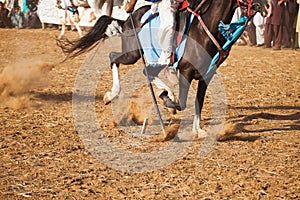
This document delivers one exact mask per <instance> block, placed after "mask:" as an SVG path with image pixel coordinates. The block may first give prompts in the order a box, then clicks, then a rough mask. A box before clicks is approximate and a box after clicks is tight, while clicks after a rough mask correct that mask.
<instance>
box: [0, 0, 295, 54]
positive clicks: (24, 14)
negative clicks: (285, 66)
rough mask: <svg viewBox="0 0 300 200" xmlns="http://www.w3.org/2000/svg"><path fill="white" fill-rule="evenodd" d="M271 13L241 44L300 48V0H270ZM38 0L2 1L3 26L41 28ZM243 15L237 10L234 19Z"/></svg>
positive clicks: (0, 23) (252, 26) (255, 21)
mask: <svg viewBox="0 0 300 200" xmlns="http://www.w3.org/2000/svg"><path fill="white" fill-rule="evenodd" d="M271 2H272V15H271V16H269V17H263V16H261V15H260V14H259V13H257V14H256V15H255V16H254V17H253V19H252V20H251V21H250V23H249V24H248V26H247V28H246V31H245V34H243V35H242V37H241V38H240V39H239V40H238V42H237V44H238V45H250V46H256V47H263V48H273V49H274V50H280V49H282V48H292V49H299V44H300V37H298V33H299V32H300V14H299V4H300V0H271ZM38 3H39V0H24V3H23V5H22V10H21V7H20V5H19V3H18V0H0V28H41V27H42V23H41V21H40V19H39V16H38V14H37V9H38V7H37V5H38ZM239 15H242V10H239V9H237V12H236V13H235V16H234V18H233V21H234V20H237V19H238V17H239Z"/></svg>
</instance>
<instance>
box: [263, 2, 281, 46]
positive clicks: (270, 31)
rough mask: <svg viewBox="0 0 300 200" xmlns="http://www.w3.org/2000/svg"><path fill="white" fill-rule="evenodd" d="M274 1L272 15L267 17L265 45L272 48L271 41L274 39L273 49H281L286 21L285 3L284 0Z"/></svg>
mask: <svg viewBox="0 0 300 200" xmlns="http://www.w3.org/2000/svg"><path fill="white" fill-rule="evenodd" d="M272 3H273V4H272V15H271V16H270V17H267V20H266V25H265V34H264V39H265V47H266V48H271V43H272V41H273V49H274V50H280V49H281V41H282V31H283V23H284V22H283V14H284V5H283V0H273V2H272Z"/></svg>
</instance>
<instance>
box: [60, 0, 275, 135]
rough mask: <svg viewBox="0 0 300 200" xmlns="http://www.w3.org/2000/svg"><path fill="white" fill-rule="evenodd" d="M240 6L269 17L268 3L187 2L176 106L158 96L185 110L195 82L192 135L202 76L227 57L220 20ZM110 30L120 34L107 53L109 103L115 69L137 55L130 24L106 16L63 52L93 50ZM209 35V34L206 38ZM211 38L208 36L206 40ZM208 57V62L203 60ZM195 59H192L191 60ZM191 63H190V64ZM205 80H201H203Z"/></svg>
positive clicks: (113, 93)
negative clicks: (118, 41) (110, 79)
mask: <svg viewBox="0 0 300 200" xmlns="http://www.w3.org/2000/svg"><path fill="white" fill-rule="evenodd" d="M238 6H241V7H243V8H244V10H246V14H247V15H249V17H250V18H251V16H252V15H253V14H254V13H255V12H260V13H261V14H262V15H263V16H266V15H267V14H269V12H268V11H269V10H270V6H271V5H270V3H269V0H196V1H191V2H189V7H188V9H187V11H186V12H189V13H192V14H193V15H195V17H194V19H193V21H192V23H191V26H190V31H189V32H188V39H187V43H186V49H185V52H184V55H183V58H182V59H181V60H180V62H179V65H178V67H177V69H178V70H179V72H180V76H179V102H174V101H172V100H170V98H169V97H168V96H167V95H168V93H165V96H160V97H161V98H162V99H163V100H164V101H165V102H164V103H165V105H168V106H169V107H173V108H175V109H177V110H183V109H185V108H186V101H187V96H188V91H189V88H190V84H191V82H192V80H194V79H195V80H198V89H197V95H196V105H195V107H196V108H195V110H196V115H195V118H194V124H193V129H194V130H193V131H197V132H198V133H199V132H203V131H202V130H201V128H200V116H201V110H202V107H203V102H204V96H205V93H206V89H207V86H208V84H209V82H210V80H211V78H212V76H213V73H212V74H210V75H209V76H207V75H204V74H203V69H204V71H205V70H206V69H207V68H208V67H209V65H210V62H209V61H210V60H211V58H212V57H214V55H216V53H218V52H219V53H220V58H225V57H227V56H228V53H229V52H228V51H227V52H224V51H222V49H221V47H222V46H223V45H224V43H225V42H226V39H224V37H223V36H222V35H221V34H220V32H219V31H218V25H219V23H220V20H222V21H223V22H224V23H230V21H231V19H232V17H233V14H234V11H235V9H236V8H237V7H238ZM149 8H150V7H149V6H145V7H141V8H139V9H138V10H136V11H135V12H134V13H133V14H132V17H133V21H134V24H135V26H136V27H135V28H140V27H141V26H142V23H141V22H140V21H141V18H142V16H143V14H144V13H145V12H146V11H148V10H149ZM109 25H110V28H111V27H112V26H113V27H115V28H116V30H122V33H121V40H122V52H111V53H110V61H111V67H112V72H113V87H112V89H111V91H110V92H107V93H106V95H105V97H104V101H105V102H106V103H108V102H110V101H111V100H112V99H113V98H115V97H116V96H117V95H118V94H119V92H120V84H119V78H118V67H119V65H120V64H125V65H128V64H134V63H135V62H137V61H138V60H139V59H140V57H141V55H140V53H139V49H138V43H137V41H136V38H135V36H134V34H133V32H132V29H133V26H132V23H131V20H130V19H129V18H128V19H127V20H126V21H122V20H116V19H113V18H111V17H108V16H103V17H101V18H99V19H98V21H97V22H96V24H95V26H94V27H93V28H92V29H91V30H90V32H89V33H87V34H86V35H85V36H84V37H82V38H81V39H79V40H78V41H76V42H75V43H74V44H73V45H71V47H70V46H69V48H68V49H65V52H66V53H67V54H68V55H69V57H72V56H76V55H78V54H81V53H83V52H85V51H87V50H89V49H90V48H91V47H93V46H95V44H97V42H99V41H101V40H105V39H107V38H108V37H109V35H110V33H109V31H108V30H107V27H108V26H109ZM208 33H210V34H208ZM209 35H211V36H209ZM207 55H208V56H209V58H210V59H207V57H208V56H207ZM195 58H196V59H195ZM190 60H193V62H190ZM223 60H224V59H220V60H219V61H218V63H217V64H216V66H219V65H220V64H221V63H222V61H223ZM204 76H205V77H204Z"/></svg>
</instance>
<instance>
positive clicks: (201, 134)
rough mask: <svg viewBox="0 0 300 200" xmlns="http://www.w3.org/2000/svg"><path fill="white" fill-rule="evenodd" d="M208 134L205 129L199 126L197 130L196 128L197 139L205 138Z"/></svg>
mask: <svg viewBox="0 0 300 200" xmlns="http://www.w3.org/2000/svg"><path fill="white" fill-rule="evenodd" d="M207 136H208V134H207V132H206V131H205V130H203V129H201V128H199V129H198V130H197V138H198V139H204V138H206V137H207Z"/></svg>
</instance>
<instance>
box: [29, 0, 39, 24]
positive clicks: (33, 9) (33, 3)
mask: <svg viewBox="0 0 300 200" xmlns="http://www.w3.org/2000/svg"><path fill="white" fill-rule="evenodd" d="M26 5H27V7H28V9H27V11H26V27H28V28H41V27H42V23H41V21H40V18H39V16H38V14H37V9H38V7H37V5H38V0H26Z"/></svg>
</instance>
